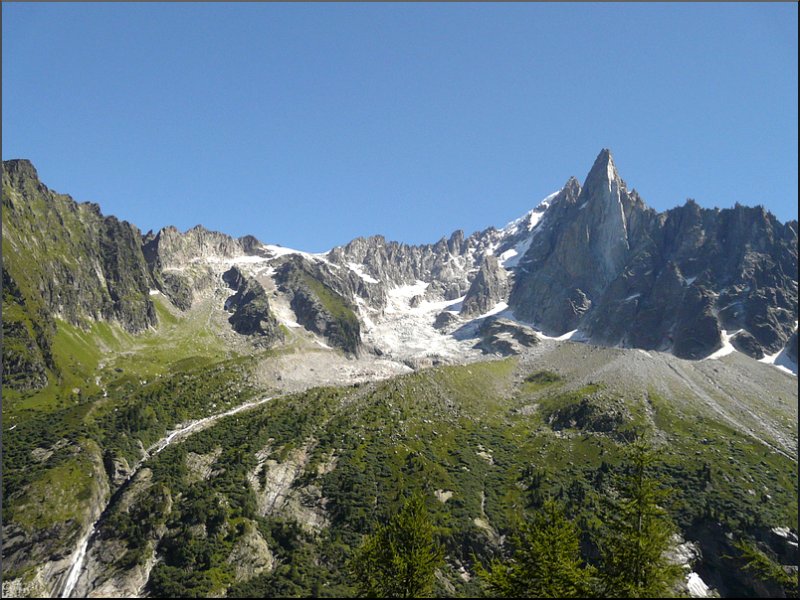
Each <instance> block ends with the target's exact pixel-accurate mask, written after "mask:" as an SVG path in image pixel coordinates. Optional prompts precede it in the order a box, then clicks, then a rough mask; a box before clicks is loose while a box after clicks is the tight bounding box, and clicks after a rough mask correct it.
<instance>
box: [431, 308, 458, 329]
mask: <svg viewBox="0 0 800 600" xmlns="http://www.w3.org/2000/svg"><path fill="white" fill-rule="evenodd" d="M460 322H461V319H460V318H459V317H458V315H456V314H453V313H451V312H448V311H444V312H440V313H439V314H438V315H437V316H436V320H435V321H434V322H433V328H434V329H444V328H445V327H448V326H450V325H454V324H456V323H460Z"/></svg>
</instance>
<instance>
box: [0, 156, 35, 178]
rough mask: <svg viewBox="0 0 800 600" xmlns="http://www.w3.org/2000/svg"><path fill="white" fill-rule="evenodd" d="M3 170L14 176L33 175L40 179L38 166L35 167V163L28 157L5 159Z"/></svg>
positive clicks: (32, 176)
mask: <svg viewBox="0 0 800 600" xmlns="http://www.w3.org/2000/svg"><path fill="white" fill-rule="evenodd" d="M3 171H4V172H6V173H8V174H9V175H12V176H13V175H16V176H20V175H22V176H27V177H31V178H33V179H39V174H38V173H37V172H36V167H34V166H33V163H32V162H31V161H29V160H28V159H26V158H14V159H11V160H4V161H3Z"/></svg>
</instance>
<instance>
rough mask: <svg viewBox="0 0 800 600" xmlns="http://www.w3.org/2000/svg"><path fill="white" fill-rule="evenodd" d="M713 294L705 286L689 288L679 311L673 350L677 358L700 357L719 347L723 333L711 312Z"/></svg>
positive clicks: (695, 358)
mask: <svg viewBox="0 0 800 600" xmlns="http://www.w3.org/2000/svg"><path fill="white" fill-rule="evenodd" d="M713 306H714V295H713V294H712V293H711V292H710V291H709V290H706V289H705V288H702V287H694V286H692V287H691V288H689V290H688V291H687V293H686V294H685V296H684V298H683V303H682V304H681V307H680V309H679V310H678V315H677V322H678V326H677V327H676V330H675V343H674V345H673V352H674V353H675V356H677V357H679V358H689V359H694V360H697V359H700V358H704V357H706V356H708V355H709V354H711V353H712V352H714V351H715V350H717V349H719V348H720V347H721V344H722V332H721V331H720V328H719V323H718V322H717V318H716V317H715V316H714V314H713V310H712V309H713Z"/></svg>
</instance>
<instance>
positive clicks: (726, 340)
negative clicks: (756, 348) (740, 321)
mask: <svg viewBox="0 0 800 600" xmlns="http://www.w3.org/2000/svg"><path fill="white" fill-rule="evenodd" d="M740 331H742V330H741V329H737V330H736V331H734V332H729V331H727V330H723V331H722V348H720V349H719V350H717V351H716V352H712V353H711V354H709V355H708V356H706V357H705V358H704V359H703V360H717V359H718V358H722V357H723V356H728V354H731V353H733V352H736V348H734V347H733V344H731V338H732V337H734V336H735V335H736V334H737V333H739V332H740Z"/></svg>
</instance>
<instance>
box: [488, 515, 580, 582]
mask: <svg viewBox="0 0 800 600" xmlns="http://www.w3.org/2000/svg"><path fill="white" fill-rule="evenodd" d="M514 545H515V546H516V551H515V553H514V556H513V558H512V559H511V560H510V561H509V562H501V561H497V560H495V561H493V562H492V564H491V566H490V568H489V570H486V569H484V568H483V567H482V566H480V564H478V568H477V570H478V575H480V576H481V578H482V579H483V583H484V586H485V588H486V590H487V591H488V592H489V594H490V595H492V596H495V597H503V598H581V597H585V596H587V595H589V590H590V586H591V582H592V576H593V569H592V568H591V567H588V566H585V565H584V562H583V560H582V558H581V553H580V539H579V531H578V527H577V526H576V525H575V524H574V523H573V522H572V521H570V520H568V519H567V517H566V515H565V514H564V509H563V507H562V506H561V505H559V504H558V503H556V502H555V501H553V500H547V501H545V503H544V505H543V506H542V508H541V509H540V510H539V511H538V512H537V513H536V515H535V516H534V517H533V519H532V520H530V521H528V522H526V523H525V524H524V525H523V526H522V527H521V529H520V531H519V533H518V534H517V535H516V536H515V539H514Z"/></svg>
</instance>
